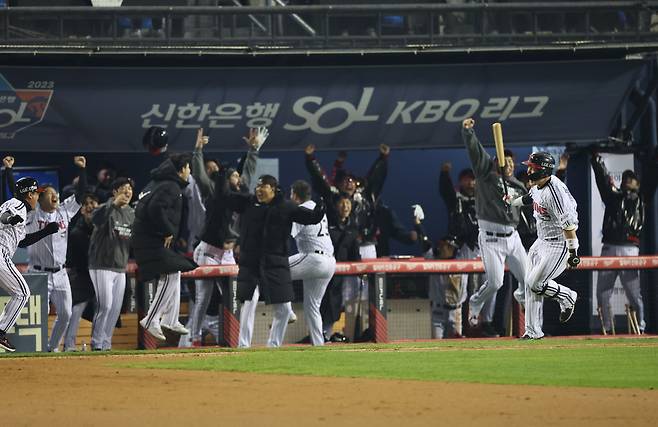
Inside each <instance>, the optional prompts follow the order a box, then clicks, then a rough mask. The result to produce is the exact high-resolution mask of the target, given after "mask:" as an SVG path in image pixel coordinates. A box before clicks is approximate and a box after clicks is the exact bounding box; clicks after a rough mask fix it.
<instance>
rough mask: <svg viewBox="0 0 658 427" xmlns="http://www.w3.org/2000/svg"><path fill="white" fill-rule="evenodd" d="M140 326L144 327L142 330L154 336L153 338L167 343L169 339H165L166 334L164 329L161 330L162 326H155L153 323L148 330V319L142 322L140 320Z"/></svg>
mask: <svg viewBox="0 0 658 427" xmlns="http://www.w3.org/2000/svg"><path fill="white" fill-rule="evenodd" d="M139 324H140V325H141V326H142V328H144V330H145V331H146V332H148V333H149V334H151V335H152V336H153V338H157V339H159V340H160V341H166V340H167V337H165V336H164V334H163V333H162V329H160V326H158V325H154V324H153V323H151V326H149V327H148V328H147V327H146V326H145V325H146V318H143V319H142V320H140V321H139Z"/></svg>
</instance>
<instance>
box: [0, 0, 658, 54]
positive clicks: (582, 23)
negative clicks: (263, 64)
mask: <svg viewBox="0 0 658 427" xmlns="http://www.w3.org/2000/svg"><path fill="white" fill-rule="evenodd" d="M234 3H237V4H240V2H237V1H236V2H234ZM278 3H280V2H278ZM656 11H658V1H582V2H560V1H557V2H552V1H544V2H503V3H495V2H489V3H486V2H477V3H473V2H471V3H450V4H362V5H355V4H338V5H313V6H274V7H238V6H233V7H230V6H229V7H205V6H204V7H200V6H195V7H190V6H126V7H70V6H69V7H7V8H0V39H1V40H2V41H1V42H0V43H1V44H2V49H3V51H4V52H30V53H47V52H60V53H61V52H66V53H84V54H87V55H95V54H103V53H108V54H112V53H131V52H132V53H146V52H157V53H161V54H167V55H170V54H181V53H187V54H189V53H194V54H212V53H214V54H249V55H256V54H262V53H267V54H281V53H288V54H291V53H296V54H304V55H307V54H312V53H350V52H352V53H359V54H363V53H368V52H387V53H390V52H415V53H422V52H454V51H467V52H471V51H478V50H480V51H517V52H518V51H523V50H528V49H530V50H533V49H535V50H578V49H622V50H626V51H628V52H632V51H647V50H651V49H655V48H656V47H658V32H656V30H657V29H658V26H657V25H658V19H656ZM143 19H148V20H149V22H150V24H149V28H148V31H145V32H144V33H142V32H139V33H136V32H132V31H131V30H132V29H135V27H134V25H137V27H136V28H137V29H139V25H140V24H139V22H141V20H143ZM126 22H128V23H129V24H126ZM137 36H139V37H137Z"/></svg>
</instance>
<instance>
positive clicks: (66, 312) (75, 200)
mask: <svg viewBox="0 0 658 427" xmlns="http://www.w3.org/2000/svg"><path fill="white" fill-rule="evenodd" d="M73 163H74V164H75V165H76V166H77V167H78V169H79V170H78V184H77V187H76V193H75V194H74V195H72V196H70V197H68V198H67V199H66V200H64V201H63V202H62V203H61V204H60V200H59V194H58V192H57V190H56V189H55V188H54V187H53V186H51V185H48V184H46V185H44V186H43V187H42V188H40V189H39V190H40V194H39V204H38V205H37V207H36V209H35V210H34V212H31V213H30V215H29V217H28V220H27V224H26V225H25V227H26V230H27V232H28V233H33V232H36V231H38V230H41V229H43V228H44V227H45V226H46V225H48V224H49V223H51V222H56V223H57V224H59V232H58V233H54V234H53V235H52V236H50V237H48V238H45V239H43V240H41V241H39V242H38V243H36V244H34V245H33V246H30V248H29V249H28V259H29V263H28V271H30V272H35V273H46V274H47V275H48V301H49V302H50V301H52V303H53V304H54V305H55V310H56V312H57V317H56V318H55V323H54V324H53V329H52V332H51V334H50V340H49V341H48V351H59V344H60V342H61V341H62V337H63V336H64V333H65V332H66V328H67V326H68V324H69V319H70V318H71V310H72V305H73V302H72V301H73V300H72V297H71V285H70V283H69V276H68V274H67V273H66V269H65V268H64V264H65V263H66V248H67V244H68V234H69V233H68V231H69V223H70V222H71V219H72V218H73V217H74V216H75V214H77V213H78V211H79V210H80V206H81V204H80V203H81V202H82V196H83V193H84V191H85V189H86V188H87V173H86V170H85V167H86V165H87V161H86V159H85V158H84V157H83V156H76V157H74V159H73Z"/></svg>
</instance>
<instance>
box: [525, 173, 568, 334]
mask: <svg viewBox="0 0 658 427" xmlns="http://www.w3.org/2000/svg"><path fill="white" fill-rule="evenodd" d="M530 195H531V196H532V201H533V208H534V217H535V219H536V221H537V240H536V241H535V243H534V244H533V245H532V247H531V248H530V253H529V258H530V266H529V268H528V274H527V275H526V316H525V319H526V325H525V328H526V334H527V335H528V336H530V337H531V338H541V337H543V336H544V333H543V332H542V330H541V323H537V319H538V318H539V316H538V314H537V313H539V310H540V309H541V308H540V307H541V305H542V304H543V300H542V298H543V297H544V296H545V297H548V298H550V299H554V300H556V301H558V303H559V304H560V308H565V307H571V306H573V305H574V304H575V303H576V297H577V295H578V294H577V293H576V292H574V291H573V290H571V289H569V288H568V287H566V286H564V285H560V284H558V283H556V282H555V281H554V280H553V279H554V278H555V277H557V276H559V275H560V274H561V273H562V272H563V271H564V270H565V269H566V268H567V259H568V258H569V250H568V249H567V243H566V240H565V237H564V230H565V229H572V228H573V227H577V226H578V212H577V210H576V208H577V204H576V201H575V200H574V198H573V197H572V196H571V193H569V189H568V188H567V186H566V185H564V183H563V182H562V181H560V180H559V179H558V178H557V177H555V176H551V179H550V180H549V181H548V182H547V183H546V184H545V185H544V186H543V187H542V188H538V187H537V186H536V185H535V186H534V187H532V188H531V189H530Z"/></svg>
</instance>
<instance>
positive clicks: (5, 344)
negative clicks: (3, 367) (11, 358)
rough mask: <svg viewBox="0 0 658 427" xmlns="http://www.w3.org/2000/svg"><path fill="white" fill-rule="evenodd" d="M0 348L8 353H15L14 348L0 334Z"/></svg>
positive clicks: (3, 335)
mask: <svg viewBox="0 0 658 427" xmlns="http://www.w3.org/2000/svg"><path fill="white" fill-rule="evenodd" d="M0 347H1V348H3V349H4V350H5V351H8V352H10V353H13V352H15V351H16V347H14V346H13V345H12V344H11V343H10V342H9V340H8V339H7V337H6V336H5V334H0Z"/></svg>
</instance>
